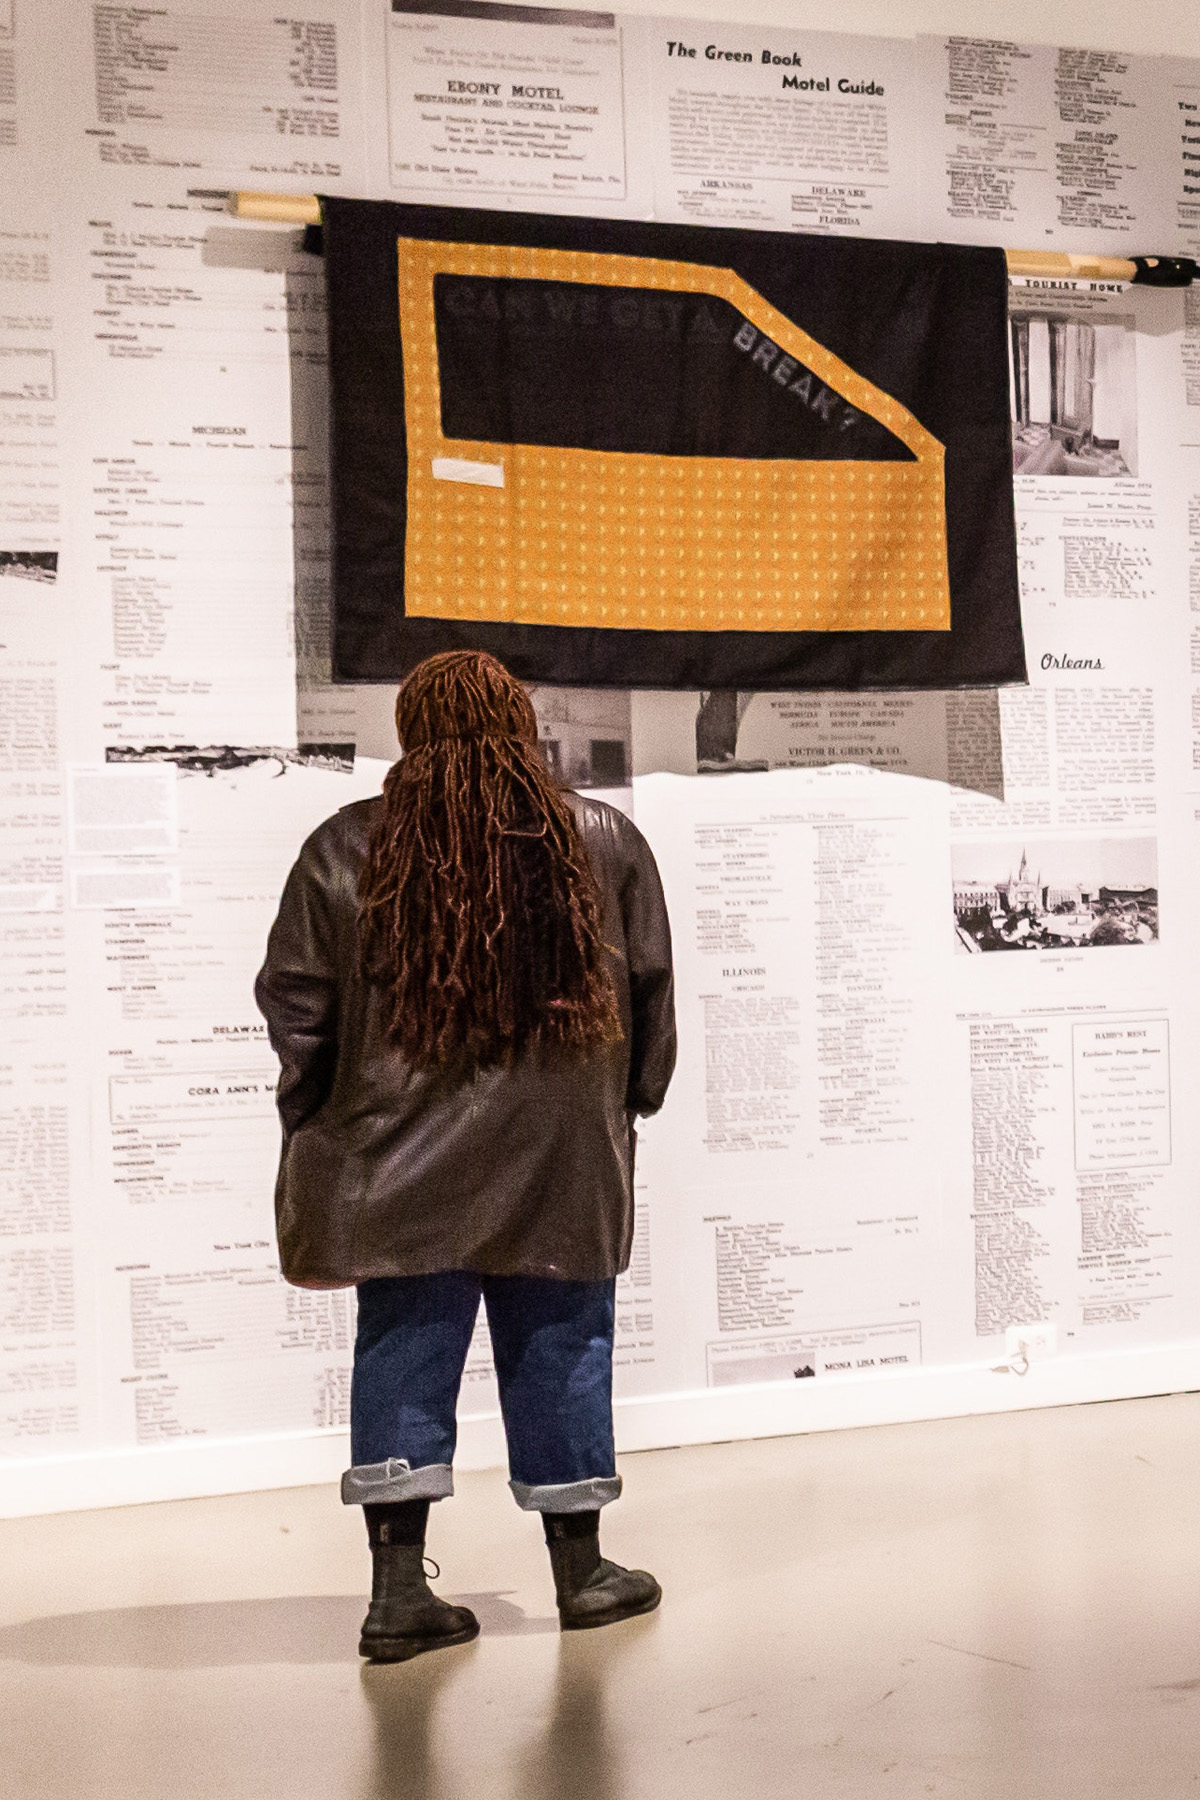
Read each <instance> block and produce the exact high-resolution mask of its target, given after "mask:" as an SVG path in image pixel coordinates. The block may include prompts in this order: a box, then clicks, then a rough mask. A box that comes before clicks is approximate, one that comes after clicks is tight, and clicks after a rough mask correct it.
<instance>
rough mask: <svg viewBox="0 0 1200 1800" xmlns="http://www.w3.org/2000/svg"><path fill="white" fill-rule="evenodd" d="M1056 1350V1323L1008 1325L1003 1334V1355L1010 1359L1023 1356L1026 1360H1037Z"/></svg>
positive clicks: (1052, 1353) (1050, 1354)
mask: <svg viewBox="0 0 1200 1800" xmlns="http://www.w3.org/2000/svg"><path fill="white" fill-rule="evenodd" d="M1057 1350H1058V1326H1057V1325H1048V1324H1045V1323H1043V1324H1041V1325H1010V1326H1009V1328H1008V1330H1007V1331H1006V1332H1005V1334H1004V1351H1005V1355H1006V1356H1008V1357H1009V1358H1010V1359H1012V1360H1015V1359H1017V1358H1019V1357H1022V1356H1023V1357H1025V1359H1026V1361H1027V1362H1037V1361H1038V1359H1039V1358H1040V1357H1043V1356H1054V1355H1055V1354H1056V1352H1057Z"/></svg>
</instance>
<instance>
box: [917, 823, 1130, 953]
mask: <svg viewBox="0 0 1200 1800" xmlns="http://www.w3.org/2000/svg"><path fill="white" fill-rule="evenodd" d="M951 868H952V870H953V875H954V925H955V941H956V944H957V947H958V949H959V950H960V951H961V952H963V953H964V954H965V955H969V956H977V955H979V953H980V952H981V951H984V950H1093V949H1110V948H1115V947H1118V946H1124V945H1145V944H1153V943H1157V941H1158V845H1157V842H1156V840H1155V839H1154V838H1148V837H1143V838H1100V839H1084V840H1081V841H1071V840H1067V839H1039V840H1030V841H1029V842H1028V843H1022V842H1019V841H1018V840H1015V839H1013V840H1008V841H1003V842H998V843H959V844H955V845H953V846H952V849H951Z"/></svg>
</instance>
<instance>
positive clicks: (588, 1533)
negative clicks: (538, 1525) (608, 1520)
mask: <svg viewBox="0 0 1200 1800" xmlns="http://www.w3.org/2000/svg"><path fill="white" fill-rule="evenodd" d="M542 1529H543V1531H544V1532H545V1533H546V1542H547V1543H548V1544H553V1543H556V1542H561V1540H562V1539H563V1538H585V1537H595V1536H596V1535H597V1534H598V1532H599V1530H600V1511H599V1508H597V1509H596V1511H595V1512H569V1513H552V1512H544V1513H543V1514H542Z"/></svg>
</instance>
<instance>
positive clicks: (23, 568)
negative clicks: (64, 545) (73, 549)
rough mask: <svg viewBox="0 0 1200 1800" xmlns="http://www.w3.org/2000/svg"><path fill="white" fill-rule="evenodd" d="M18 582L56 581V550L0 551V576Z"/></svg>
mask: <svg viewBox="0 0 1200 1800" xmlns="http://www.w3.org/2000/svg"><path fill="white" fill-rule="evenodd" d="M4 575H7V576H15V577H16V578H17V579H18V580H20V581H40V582H55V581H57V580H58V551H57V550H0V576H4Z"/></svg>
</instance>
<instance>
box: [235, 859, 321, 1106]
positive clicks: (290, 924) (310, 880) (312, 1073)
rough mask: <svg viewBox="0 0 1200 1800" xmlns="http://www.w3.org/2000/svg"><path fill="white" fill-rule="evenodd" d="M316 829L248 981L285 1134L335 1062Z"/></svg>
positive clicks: (315, 1097)
mask: <svg viewBox="0 0 1200 1800" xmlns="http://www.w3.org/2000/svg"><path fill="white" fill-rule="evenodd" d="M322 835H323V834H322V832H320V831H318V832H315V833H314V834H313V836H312V837H311V838H309V840H308V842H307V843H306V844H305V846H304V848H303V850H302V851H301V852H300V856H299V858H298V860H297V862H296V864H295V867H294V868H293V869H292V872H291V874H290V875H289V876H288V878H287V883H286V885H285V887H284V890H283V898H282V899H281V900H280V903H279V913H278V915H277V917H276V920H275V923H274V925H272V927H271V934H270V937H269V938H268V939H267V960H266V962H265V963H264V964H263V967H262V969H261V970H260V971H259V976H258V980H257V981H256V982H255V984H254V997H255V999H256V1000H257V1001H258V1007H259V1011H260V1012H261V1013H262V1014H263V1017H264V1018H265V1019H266V1021H267V1035H268V1037H269V1038H270V1040H271V1047H272V1048H273V1050H274V1051H275V1053H276V1055H277V1056H278V1057H279V1061H280V1071H279V1086H278V1088H277V1089H276V1095H275V1098H276V1104H277V1105H278V1107H279V1116H280V1119H281V1121H282V1123H283V1130H284V1136H285V1137H288V1136H290V1135H291V1133H292V1132H293V1131H295V1130H296V1128H297V1127H298V1126H300V1125H303V1123H304V1122H305V1120H306V1119H310V1118H312V1116H313V1114H314V1113H315V1112H317V1111H318V1110H319V1108H320V1107H321V1106H323V1105H324V1103H325V1101H326V1100H327V1099H328V1098H329V1094H330V1092H331V1090H332V1087H333V1073H334V1068H335V1066H336V1063H337V1018H338V968H337V955H336V950H337V944H336V929H335V923H334V919H333V916H332V911H331V907H330V875H331V869H330V859H329V856H328V852H327V849H326V847H325V846H324V845H323V843H322V841H321V840H322Z"/></svg>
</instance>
